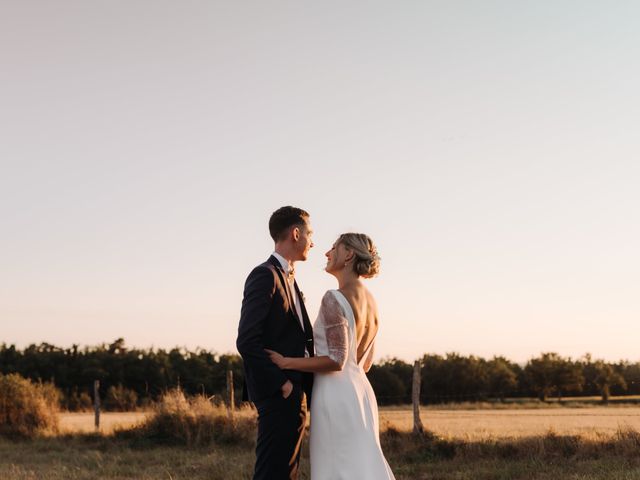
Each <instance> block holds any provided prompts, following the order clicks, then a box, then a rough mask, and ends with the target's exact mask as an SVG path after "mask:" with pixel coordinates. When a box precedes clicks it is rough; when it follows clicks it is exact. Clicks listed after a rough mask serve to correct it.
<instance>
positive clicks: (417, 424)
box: [411, 360, 424, 435]
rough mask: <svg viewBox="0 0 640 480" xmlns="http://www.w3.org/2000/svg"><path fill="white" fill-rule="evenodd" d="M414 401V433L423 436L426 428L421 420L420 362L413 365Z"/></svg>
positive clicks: (417, 361)
mask: <svg viewBox="0 0 640 480" xmlns="http://www.w3.org/2000/svg"><path fill="white" fill-rule="evenodd" d="M411 397H412V400H413V433H417V434H420V435H422V434H423V433H424V427H423V426H422V420H421V419H420V360H416V361H415V362H414V364H413V387H412V390H411Z"/></svg>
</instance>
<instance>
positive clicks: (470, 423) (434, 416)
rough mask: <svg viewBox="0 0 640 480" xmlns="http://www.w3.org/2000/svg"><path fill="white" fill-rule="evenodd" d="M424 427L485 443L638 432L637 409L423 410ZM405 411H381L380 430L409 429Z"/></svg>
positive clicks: (639, 416)
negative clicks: (509, 439)
mask: <svg viewBox="0 0 640 480" xmlns="http://www.w3.org/2000/svg"><path fill="white" fill-rule="evenodd" d="M420 417H421V419H422V422H423V424H424V425H425V427H426V428H428V429H429V430H430V431H432V432H434V433H435V434H437V435H439V436H441V437H446V438H452V439H462V440H474V441H477V440H486V439H491V438H520V437H529V436H539V435H546V434H547V433H549V432H555V433H556V434H558V435H579V436H585V437H599V436H604V437H611V436H613V435H615V434H616V433H617V432H618V431H619V430H620V429H623V430H624V429H635V430H638V431H640V407H625V408H618V407H595V408H593V407H592V408H554V409H515V410H511V409H508V410H484V409H482V410H431V409H423V410H421V415H420ZM412 422H413V416H412V412H411V411H410V410H409V409H408V408H406V407H405V408H383V409H380V423H381V425H382V429H383V430H384V429H386V428H393V429H397V430H400V431H408V430H411V428H412V426H413V423H412Z"/></svg>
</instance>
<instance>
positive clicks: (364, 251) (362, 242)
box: [336, 233, 380, 278]
mask: <svg viewBox="0 0 640 480" xmlns="http://www.w3.org/2000/svg"><path fill="white" fill-rule="evenodd" d="M338 244H342V245H344V246H345V247H346V248H348V249H350V250H353V253H354V254H355V259H354V262H353V271H354V272H356V273H357V274H358V275H359V276H361V277H364V278H371V277H375V276H376V275H377V274H378V272H380V256H379V255H378V249H377V248H376V246H375V245H374V244H373V240H371V238H370V237H369V236H368V235H365V234H364V233H343V234H342V235H340V237H338V241H337V242H336V245H338Z"/></svg>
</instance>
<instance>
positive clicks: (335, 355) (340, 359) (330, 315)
mask: <svg viewBox="0 0 640 480" xmlns="http://www.w3.org/2000/svg"><path fill="white" fill-rule="evenodd" d="M318 320H319V321H318V322H317V323H316V328H323V329H324V331H325V336H326V339H327V348H328V350H329V355H317V356H315V357H283V356H282V355H280V354H279V353H277V352H274V351H272V350H267V353H268V354H269V356H270V357H271V361H272V362H273V363H275V364H276V365H277V366H278V367H280V368H281V369H283V370H299V371H301V372H319V373H322V372H335V371H338V370H342V368H343V367H344V364H345V363H346V361H347V353H348V350H349V343H348V342H349V333H348V325H349V323H348V320H347V318H346V317H345V316H344V313H343V311H342V307H340V303H338V300H337V299H336V297H335V295H334V294H333V293H332V292H330V291H329V292H327V293H326V294H325V295H324V297H323V298H322V303H321V304H320V313H319V315H318Z"/></svg>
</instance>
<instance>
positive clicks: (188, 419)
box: [119, 389, 256, 446]
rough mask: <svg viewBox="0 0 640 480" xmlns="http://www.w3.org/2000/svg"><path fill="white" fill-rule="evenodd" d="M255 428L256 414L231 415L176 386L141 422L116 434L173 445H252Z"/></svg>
mask: <svg viewBox="0 0 640 480" xmlns="http://www.w3.org/2000/svg"><path fill="white" fill-rule="evenodd" d="M255 428H256V419H255V415H250V416H247V415H238V416H237V418H233V419H232V418H230V417H229V414H228V412H227V409H226V407H224V406H220V405H214V404H212V403H211V402H210V401H209V400H208V399H207V398H206V397H204V396H201V395H198V396H194V397H190V398H187V397H185V395H184V393H183V392H182V390H180V389H175V390H170V391H168V392H167V393H165V394H164V395H163V396H162V397H161V398H160V401H159V402H158V403H157V404H156V405H155V406H154V411H153V413H152V414H151V415H150V416H149V417H148V418H147V419H146V421H145V422H144V423H143V424H142V425H140V426H139V427H137V428H136V429H134V430H132V431H128V432H127V431H123V432H119V434H120V435H122V436H133V437H134V438H144V439H148V440H153V441H156V442H159V443H166V444H172V445H187V446H205V445H211V444H213V443H221V444H243V445H252V444H253V442H254V440H255Z"/></svg>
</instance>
